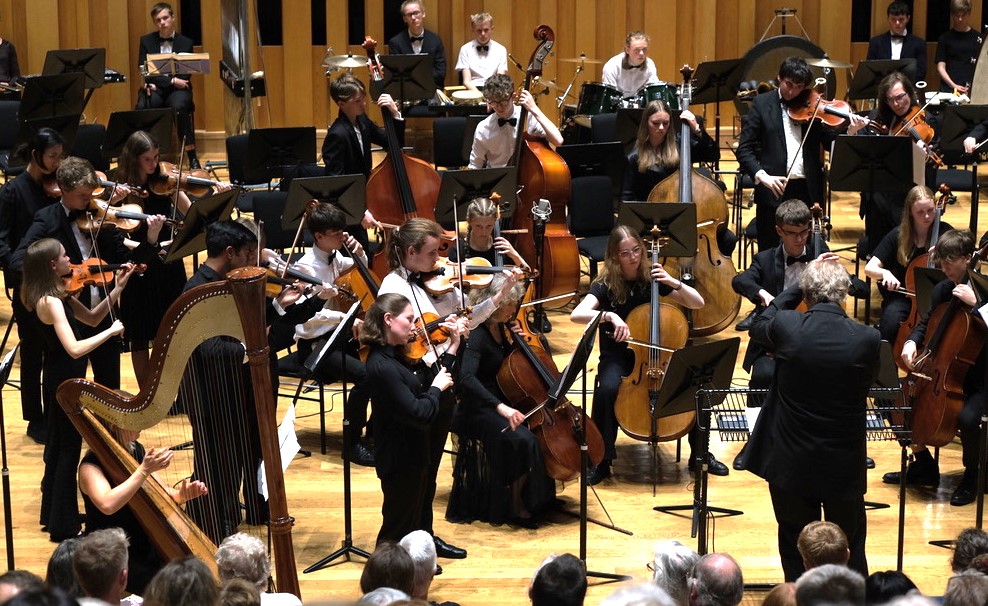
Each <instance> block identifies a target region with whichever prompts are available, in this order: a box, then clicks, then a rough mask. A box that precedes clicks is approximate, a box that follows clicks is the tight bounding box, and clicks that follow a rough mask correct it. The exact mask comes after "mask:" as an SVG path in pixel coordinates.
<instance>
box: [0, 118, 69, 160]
mask: <svg viewBox="0 0 988 606" xmlns="http://www.w3.org/2000/svg"><path fill="white" fill-rule="evenodd" d="M42 128H51V129H54V130H56V131H58V134H60V135H62V140H63V141H64V142H65V145H64V146H63V149H65V150H71V149H72V146H73V145H75V136H76V131H78V130H79V115H77V114H76V115H70V116H58V117H57V118H42V119H40V120H27V121H23V122H21V123H20V128H19V129H18V131H17V142H16V143H14V147H13V149H18V148H20V147H21V146H22V145H28V144H30V142H31V139H33V138H34V135H35V134H36V133H37V132H38V131H39V130H41V129H42ZM8 163H9V165H10V166H11V167H15V166H24V165H26V164H27V162H26V161H25V160H24V159H23V158H21V157H20V156H18V155H16V154H13V153H11V154H9V155H8Z"/></svg>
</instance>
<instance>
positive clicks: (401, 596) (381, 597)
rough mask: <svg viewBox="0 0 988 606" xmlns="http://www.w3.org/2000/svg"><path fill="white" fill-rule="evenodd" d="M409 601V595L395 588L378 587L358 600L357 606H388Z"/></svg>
mask: <svg viewBox="0 0 988 606" xmlns="http://www.w3.org/2000/svg"><path fill="white" fill-rule="evenodd" d="M404 600H408V594H407V593H405V592H404V591H401V590H399V589H395V588H393V587H378V588H377V589H375V590H373V591H368V592H367V593H365V594H364V595H363V597H361V598H360V599H359V600H357V604H369V605H371V606H388V605H389V604H394V603H396V602H400V601H404Z"/></svg>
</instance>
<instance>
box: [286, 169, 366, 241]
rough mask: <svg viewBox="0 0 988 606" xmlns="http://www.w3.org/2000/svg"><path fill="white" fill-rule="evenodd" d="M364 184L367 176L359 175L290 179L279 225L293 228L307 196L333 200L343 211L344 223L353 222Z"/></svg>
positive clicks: (361, 213)
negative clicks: (345, 218) (345, 219)
mask: <svg viewBox="0 0 988 606" xmlns="http://www.w3.org/2000/svg"><path fill="white" fill-rule="evenodd" d="M366 188H367V178H366V177H364V176H363V175H342V176H338V177H299V178H296V179H292V182H291V184H290V185H289V186H288V197H287V198H286V199H285V210H284V211H283V212H282V215H281V226H282V227H284V228H285V229H289V230H290V229H297V228H298V227H299V226H300V225H301V224H302V217H303V215H305V210H306V208H307V207H308V205H309V202H310V201H311V200H319V201H320V202H328V203H330V204H335V205H336V206H337V207H339V209H340V210H342V211H343V214H344V215H346V217H347V221H346V224H347V225H356V224H358V223H360V220H361V219H362V218H363V216H364V209H365V208H366V207H365V205H364V190H365V189H366Z"/></svg>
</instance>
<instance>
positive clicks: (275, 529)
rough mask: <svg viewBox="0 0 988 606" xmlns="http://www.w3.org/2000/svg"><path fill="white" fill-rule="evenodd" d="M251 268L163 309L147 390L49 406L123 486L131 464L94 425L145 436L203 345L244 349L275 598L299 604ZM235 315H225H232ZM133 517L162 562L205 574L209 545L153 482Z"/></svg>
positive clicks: (134, 502)
mask: <svg viewBox="0 0 988 606" xmlns="http://www.w3.org/2000/svg"><path fill="white" fill-rule="evenodd" d="M264 275H265V272H264V270H263V269H260V268H257V267H245V268H241V269H238V270H234V271H232V272H230V273H229V274H228V275H227V280H225V281H222V282H214V283H210V284H205V285H203V286H199V287H197V288H194V289H192V290H189V291H188V292H186V293H184V294H183V295H181V296H180V297H179V298H178V299H177V300H176V301H175V303H173V304H172V306H171V307H170V308H169V309H168V312H167V313H166V314H165V317H164V319H163V320H162V323H161V326H160V328H159V329H158V335H157V337H156V339H155V347H154V349H153V350H152V354H151V359H150V366H151V379H150V380H149V381H148V385H147V386H146V387H145V388H143V389H141V391H140V392H139V393H138V394H137V395H135V396H130V395H127V394H125V393H123V392H119V391H116V390H112V389H109V388H106V387H103V386H102V385H98V384H96V383H93V382H91V381H88V380H85V379H72V380H70V381H66V382H64V383H62V384H61V385H60V386H59V387H58V391H57V398H58V402H59V404H60V405H61V406H62V408H63V409H65V412H66V413H67V414H68V416H69V418H70V419H71V420H72V424H73V425H75V427H76V429H78V431H79V433H80V434H82V437H83V439H84V440H85V441H86V443H87V444H88V445H89V447H90V449H91V450H92V451H93V452H94V453H95V454H96V456H97V457H98V458H99V460H100V463H101V465H102V466H103V468H104V471H105V472H106V474H107V476H108V477H109V478H110V479H111V480H112V481H113V482H115V483H119V482H123V481H124V480H125V479H126V478H127V477H129V476H130V475H131V474H132V473H133V472H134V470H135V469H136V468H137V465H138V464H139V462H138V461H135V460H134V458H133V457H132V456H130V454H129V452H128V451H127V450H126V449H125V448H124V447H123V446H122V445H120V444H119V443H118V442H117V441H116V440H115V439H114V437H113V436H112V435H111V433H110V431H109V430H108V429H107V428H106V427H104V425H103V424H102V423H101V422H100V419H103V420H106V421H109V422H111V423H113V424H114V425H117V426H118V427H122V428H125V429H131V430H143V429H148V428H150V427H152V426H154V425H155V424H157V423H159V422H160V421H162V420H163V419H164V418H165V416H166V415H167V414H168V412H169V409H170V408H171V406H172V404H173V403H174V402H175V399H176V396H177V395H178V390H179V385H180V383H181V381H182V376H183V372H184V370H185V367H186V363H187V361H188V360H189V359H190V357H191V356H192V353H193V351H194V350H195V349H196V347H197V346H198V345H199V344H200V343H202V342H203V341H205V340H206V339H208V338H211V337H216V336H228V337H233V338H236V339H239V340H240V341H241V342H242V343H243V344H244V345H245V347H246V351H247V358H248V364H249V366H250V378H251V385H252V387H253V391H254V395H255V398H256V411H257V427H258V431H259V434H260V441H261V453H262V456H263V459H264V470H265V474H266V477H267V487H268V509H269V515H270V521H269V522H268V524H269V528H270V533H271V545H272V553H271V556H272V560H273V567H274V571H275V577H276V578H275V580H276V583H277V586H278V591H281V592H285V593H293V594H295V595H297V596H300V591H299V585H298V575H297V573H296V568H295V554H294V548H293V546H292V523H293V520H292V518H290V517H289V515H288V506H287V503H286V497H285V483H284V475H283V473H282V466H281V455H280V452H279V450H278V428H277V423H276V421H275V413H276V409H277V408H276V402H275V399H274V393H273V389H272V382H271V373H270V367H269V365H268V363H269V360H268V354H269V348H268V342H267V335H266V326H265V305H264V284H265V278H264ZM234 309H235V310H236V313H232V310H234ZM128 506H129V507H130V508H131V509H132V510H133V512H134V514H135V516H136V517H137V518H138V520H139V521H140V523H141V525H142V526H143V527H144V530H145V531H146V532H147V534H148V536H149V537H150V538H151V541H152V542H153V543H154V545H155V546H156V547H157V548H158V550H159V551H160V552H161V555H162V556H163V558H164V559H165V560H166V561H168V560H171V559H173V558H177V557H181V556H184V555H189V554H191V555H195V556H197V557H199V558H200V559H201V560H203V561H204V562H205V563H206V564H207V565H210V566H212V568H213V571H214V574H215V572H216V569H215V561H214V554H215V551H216V545H215V544H214V542H213V541H212V540H210V538H209V537H208V536H207V534H206V533H205V532H203V530H201V529H200V528H199V527H198V526H197V525H196V524H195V522H193V521H192V520H191V518H189V516H188V515H187V514H186V513H185V511H183V510H182V508H181V507H179V506H178V505H177V504H176V503H175V502H174V501H173V500H172V499H171V497H170V496H169V495H168V493H167V492H166V491H165V489H164V487H163V486H162V485H161V484H159V483H158V482H156V481H154V478H149V479H148V481H146V482H144V486H143V488H142V489H141V490H140V491H139V492H138V493H137V494H136V495H135V496H134V498H133V499H131V501H130V503H129V504H128Z"/></svg>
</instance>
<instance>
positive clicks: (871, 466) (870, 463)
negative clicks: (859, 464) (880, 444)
mask: <svg viewBox="0 0 988 606" xmlns="http://www.w3.org/2000/svg"><path fill="white" fill-rule="evenodd" d="M865 467H866V468H868V469H874V468H875V459H873V458H871V457H865Z"/></svg>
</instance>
